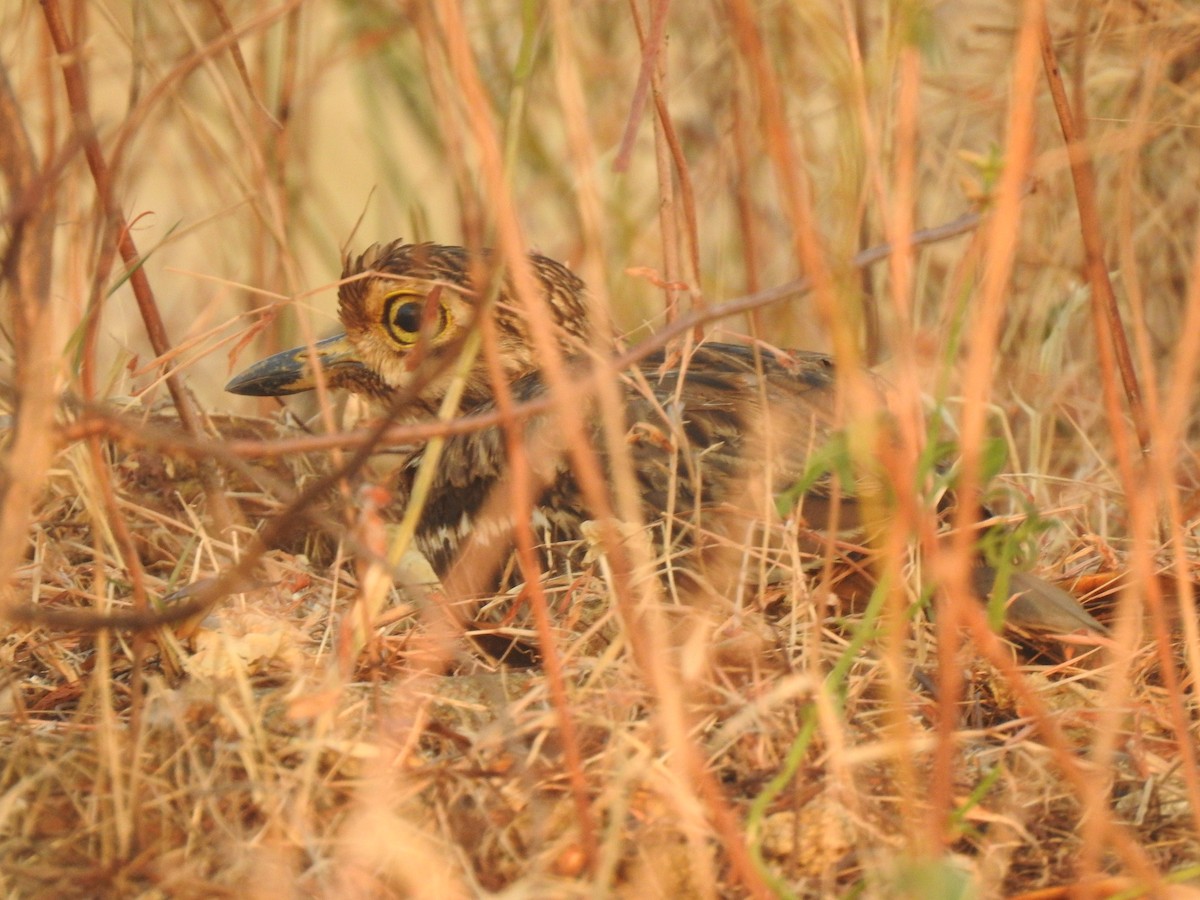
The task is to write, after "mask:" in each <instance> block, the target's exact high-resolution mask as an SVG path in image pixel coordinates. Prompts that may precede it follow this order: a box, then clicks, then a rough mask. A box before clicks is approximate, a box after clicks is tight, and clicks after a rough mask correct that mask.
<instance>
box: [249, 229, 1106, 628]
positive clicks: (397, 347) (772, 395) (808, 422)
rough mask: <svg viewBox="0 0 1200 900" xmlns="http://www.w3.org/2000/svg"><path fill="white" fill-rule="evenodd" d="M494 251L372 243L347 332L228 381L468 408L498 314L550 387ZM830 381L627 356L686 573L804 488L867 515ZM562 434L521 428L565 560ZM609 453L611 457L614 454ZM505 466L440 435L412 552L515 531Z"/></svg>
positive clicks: (481, 433) (356, 282)
mask: <svg viewBox="0 0 1200 900" xmlns="http://www.w3.org/2000/svg"><path fill="white" fill-rule="evenodd" d="M528 261H529V266H530V271H531V273H532V274H533V276H534V281H535V283H536V285H537V289H538V291H539V292H540V295H541V297H540V299H541V301H542V303H543V305H544V308H545V310H546V312H547V313H548V314H549V318H550V320H551V322H552V324H553V331H554V334H555V335H556V340H557V345H558V346H557V349H558V352H559V354H560V355H561V357H562V358H563V359H564V360H565V361H566V365H567V371H568V375H569V376H570V377H573V378H576V380H575V381H574V382H573V383H574V384H575V385H576V386H578V385H580V384H581V383H582V381H583V379H584V378H585V377H586V375H587V374H588V373H589V372H593V371H595V369H596V354H595V353H594V351H592V350H591V348H592V347H593V343H594V335H593V334H592V329H591V320H592V316H591V315H590V313H589V300H588V292H587V288H586V285H585V284H584V282H583V280H582V279H581V278H580V277H579V276H578V275H576V274H575V273H574V272H572V271H571V270H570V269H569V268H568V267H567V266H565V265H563V264H561V263H559V262H557V261H555V260H553V259H550V258H548V257H546V256H543V255H540V254H538V253H530V254H529V256H528ZM499 264H500V259H499V255H498V254H495V253H493V252H492V251H488V250H483V251H480V252H477V253H472V252H471V251H469V250H467V249H466V248H463V247H458V246H449V245H442V244H436V243H429V242H421V243H410V242H405V241H404V240H395V241H391V242H386V243H377V244H373V245H371V246H370V247H368V248H367V249H366V250H365V251H364V252H362V253H361V254H359V255H357V256H347V257H346V258H345V260H344V265H343V272H342V279H341V281H340V287H339V291H338V316H339V319H340V321H341V324H342V327H343V331H341V332H340V333H338V334H336V335H334V336H332V337H329V338H326V339H324V340H321V341H318V342H316V343H315V344H314V345H312V346H311V347H309V346H302V347H297V348H294V349H291V350H286V351H284V352H282V353H277V354H275V355H273V356H270V357H268V358H266V359H263V360H261V361H259V362H258V363H256V364H254V365H252V366H251V367H250V368H248V369H246V370H245V371H243V372H242V373H241V374H239V375H237V376H236V377H234V378H233V379H232V380H231V381H230V382H229V383H228V384H227V385H226V390H227V391H230V392H232V393H234V394H240V395H247V396H259V397H266V396H285V395H289V394H296V393H301V392H304V391H309V390H312V389H314V388H315V387H316V386H317V383H318V378H319V377H320V378H323V381H324V384H325V385H326V387H328V388H331V389H346V390H347V391H349V392H351V393H355V394H360V395H364V396H366V397H367V398H369V399H370V400H371V401H373V402H375V403H377V404H380V405H381V406H384V407H386V408H387V409H388V413H389V415H391V416H392V417H394V418H395V419H396V420H397V421H418V420H422V419H426V420H427V419H429V418H430V417H432V416H433V415H434V414H436V413H437V412H438V410H439V409H440V408H441V407H442V405H443V403H444V402H445V400H446V397H447V394H448V393H449V392H451V391H452V390H453V391H459V392H460V397H459V401H458V412H459V413H463V414H467V413H474V414H480V413H486V412H490V411H493V410H494V409H495V406H496V391H495V388H494V375H493V374H492V370H490V369H489V366H488V362H487V359H486V356H485V354H484V353H479V352H477V353H475V354H474V356H473V357H471V356H470V355H469V353H470V351H469V349H468V344H469V339H470V337H471V336H472V335H473V334H475V333H476V332H477V331H478V330H479V329H480V326H481V324H482V322H483V320H484V318H485V317H486V318H487V320H488V322H489V324H490V325H491V326H492V327H491V333H492V334H493V335H494V340H495V355H494V358H495V359H496V360H498V362H499V367H500V369H501V370H502V373H503V375H502V377H503V378H504V380H505V382H506V384H507V386H508V389H509V390H510V391H511V396H512V398H513V399H515V400H516V401H518V402H529V401H536V400H538V399H541V398H544V397H546V396H547V394H548V386H547V381H546V379H545V377H544V374H543V371H542V367H541V365H540V364H539V355H538V350H537V346H536V344H535V342H534V340H533V337H532V334H531V329H530V325H529V321H530V313H529V311H528V310H526V308H525V307H524V306H523V305H522V303H521V302H519V301H520V298H519V297H518V296H517V293H516V288H515V285H514V280H513V278H512V277H511V275H505V274H503V273H500V274H499V275H498V276H497V273H498V272H499V268H500V266H499ZM464 356H465V357H466V358H464ZM318 369H319V370H320V374H319V375H318ZM836 380H837V373H836V370H835V366H834V362H833V360H832V359H831V358H830V357H829V356H827V355H825V354H822V353H819V352H814V351H808V350H798V349H777V348H773V347H767V346H764V345H757V344H734V343H722V342H718V341H711V340H706V341H703V342H700V343H698V344H697V345H696V346H694V347H693V348H692V349H691V350H690V352H688V353H686V354H680V353H677V352H668V351H663V350H660V351H658V352H656V353H652V354H650V355H648V356H646V357H645V358H643V359H641V360H640V361H639V362H638V363H636V364H635V365H633V366H631V367H629V369H628V370H627V371H626V372H625V373H623V376H622V377H621V378H620V380H619V381H618V385H617V386H618V393H619V396H620V399H621V402H622V404H623V413H624V418H625V421H624V423H623V424H624V426H625V430H624V444H625V449H626V450H627V451H628V455H629V457H630V459H631V467H632V472H633V476H634V478H635V482H636V485H637V488H638V491H639V496H640V498H641V503H642V513H643V518H644V520H645V522H647V523H650V524H651V527H652V531H653V535H654V541H653V543H654V545H655V549H656V550H657V551H658V552H659V553H660V554H661V555H662V556H663V557H664V558H668V559H679V560H682V561H683V563H682V569H683V570H684V571H689V570H695V571H699V572H701V573H702V576H703V575H704V573H706V572H708V571H710V570H711V571H724V572H725V573H726V574H728V571H729V568H730V567H729V565H728V555H729V548H730V547H735V548H736V546H737V545H738V544H739V543H746V542H748V541H754V540H757V538H756V537H755V535H758V534H760V533H761V532H760V531H756V530H754V529H753V528H752V527H751V525H750V524H749V523H753V521H754V520H755V519H770V518H772V517H773V516H774V517H776V518H778V517H779V513H778V512H777V511H776V512H774V513H773V512H772V510H777V507H778V506H779V502H780V498H781V497H788V498H793V497H794V498H796V499H797V502H795V503H792V504H791V506H792V508H791V509H790V510H787V511H786V513H785V514H786V515H787V517H788V518H789V520H792V521H798V522H801V523H806V524H807V526H809V527H811V528H812V529H815V530H817V531H820V530H821V529H824V528H834V529H836V530H837V531H838V532H839V533H841V532H844V531H847V530H848V529H854V528H862V527H863V520H864V517H863V516H862V515H860V512H861V510H862V508H863V507H864V505H870V504H869V503H864V498H866V499H867V500H872V498H873V499H878V497H879V496H880V495H881V493H882V490H881V488H880V485H879V483H878V479H877V478H876V477H874V476H873V475H871V473H869V472H867V473H854V474H853V475H852V476H850V477H849V478H842V479H840V480H837V485H836V487H835V486H834V483H835V478H834V473H833V469H835V468H836V466H834V465H830V464H828V463H826V465H825V469H824V470H822V469H820V467H819V466H818V468H817V470H815V471H814V464H815V461H819V460H821V459H823V458H826V457H827V456H828V454H827V453H824V450H825V449H826V448H828V447H829V446H830V445H831V444H832V443H834V442H836V440H837V438H838V436H839V434H840V432H839V427H840V422H839V418H838V414H837V407H838V404H837V403H836ZM580 396H581V398H583V399H582V400H581V402H582V403H584V406H583V407H582V409H583V410H584V412H585V414H586V417H587V422H588V436H589V438H590V439H591V441H592V443H594V444H595V445H596V446H598V447H601V448H603V446H604V441H603V438H602V436H601V427H600V424H599V420H598V413H597V412H596V411H595V408H594V407H595V404H594V402H592V401H589V400H587V399H586V396H587V395H585V394H581V395H580ZM559 439H561V432H560V429H558V428H557V427H556V424H555V422H554V420H553V413H552V412H543V413H541V414H540V415H539V416H538V417H535V418H534V419H533V420H532V421H531V423H530V424H529V425H528V426H527V430H526V442H527V444H529V445H530V446H532V448H533V449H532V450H531V452H530V453H529V456H530V457H531V458H533V459H534V460H535V464H536V465H540V469H539V471H538V473H537V475H538V477H537V478H536V479H535V481H536V483H537V496H536V498H535V502H534V504H533V509H532V522H531V524H532V525H533V526H534V528H535V531H536V532H537V533H538V534H539V535H540V536H541V538H542V540H543V543H544V546H545V547H546V548H563V547H566V548H570V549H567V550H565V551H561V552H560V555H559V557H558V558H559V559H560V561H566V562H573V563H576V564H578V563H579V562H580V561H581V560H583V559H585V558H586V556H587V554H588V552H590V549H589V542H588V541H587V540H585V539H584V538H585V537H586V536H587V535H588V534H589V528H588V525H589V523H591V522H592V513H591V511H590V509H589V507H588V504H587V502H586V501H585V498H584V493H583V491H582V490H581V488H580V485H579V483H578V480H577V478H576V474H575V471H574V469H573V467H572V465H571V463H570V460H569V459H568V458H567V457H566V455H565V454H564V453H563V448H562V446H560V445H559V444H561V440H559ZM426 452H427V446H425V445H422V446H417V447H414V448H411V449H410V451H409V452H408V455H407V457H406V458H405V460H404V462H403V464H402V465H401V467H400V476H399V477H400V480H401V482H402V483H401V485H400V488H401V490H400V494H401V496H406V495H407V492H408V490H409V489H410V488H411V486H412V483H413V480H414V479H415V478H416V473H417V472H418V471H419V469H420V467H421V465H422V463H423V461H424V457H425V454H426ZM602 457H603V460H604V461H605V463H606V464H607V461H608V456H606V455H603V454H602ZM839 474H840V473H839ZM508 476H509V465H508V455H507V443H506V439H505V436H504V433H503V431H502V429H501V428H500V427H499V426H492V427H487V428H483V429H480V430H474V431H469V432H466V433H458V434H454V435H452V436H450V437H449V438H447V439H446V441H445V443H444V445H443V446H442V448H441V452H440V456H439V457H438V459H437V460H436V468H435V470H434V473H433V477H432V482H431V484H430V485H429V489H428V493H427V494H426V496H425V503H424V506H423V508H422V510H421V513H420V517H419V520H418V522H417V526H416V531H415V534H414V541H415V544H416V548H417V549H418V550H419V551H420V553H421V554H422V555H423V556H424V557H425V558H426V559H427V560H428V561H429V563H430V564H431V566H432V568H433V570H434V572H435V573H436V574H437V575H438V576H439V577H443V576H445V575H446V573H447V572H448V571H449V570H450V567H451V566H452V564H453V563H454V561H455V559H456V558H457V556H458V555H459V553H460V552H461V550H462V549H463V547H464V545H465V543H466V541H467V540H468V538H470V537H472V536H473V537H474V539H479V536H480V534H487V533H495V534H496V535H499V536H500V537H499V538H498V539H509V535H510V533H511V526H512V522H511V521H508V522H501V523H499V527H496V528H491V526H492V525H494V524H496V523H493V522H491V521H485V520H484V519H483V518H482V517H483V516H484V515H485V510H492V509H493V508H494V504H493V506H491V507H489V506H487V503H488V498H489V497H491V496H494V493H495V492H496V491H497V490H498V489H502V488H503V486H504V485H505V483H506V481H507V479H508ZM797 485H800V486H801V487H802V489H801V490H798V491H797V490H796V487H797ZM834 500H837V501H838V502H837V503H834V502H833V501H834ZM500 506H501V509H502V517H503V516H508V517H511V506H505V505H504V504H503V503H502V504H501V505H500ZM487 514H488V515H493V516H494V515H495V514H494V512H489V513H487ZM489 529H491V531H490V532H489ZM720 548H724V550H725V552H724V558H725V559H726V564H724V565H723V566H715V565H709V566H706V565H705V563H706V562H711V561H712V560H713V559H717V558H721V557H722V553H721V552H720ZM810 548H811V545H810ZM972 575H973V582H974V585H975V590H976V592H977V593H978V594H980V595H981V596H982V597H987V595H988V594H990V592H991V590H992V587H993V585H994V583H995V581H996V573H995V570H994V569H991V568H990V567H988V566H986V565H984V564H982V563H980V564H977V565H976V566H975V567H974V570H973V573H972ZM1008 586H1009V591H1010V592H1011V593H1012V595H1013V597H1012V599H1011V600H1010V602H1009V606H1008V621H1009V622H1011V623H1014V624H1017V625H1019V626H1021V627H1023V628H1027V629H1028V630H1031V631H1039V632H1058V633H1071V632H1077V631H1083V632H1090V633H1094V634H1103V633H1104V632H1105V627H1104V626H1103V625H1102V624H1101V623H1100V622H1098V621H1097V620H1096V619H1094V618H1093V617H1092V616H1091V615H1090V614H1089V613H1088V612H1087V611H1086V610H1085V609H1084V608H1083V607H1082V605H1081V604H1080V603H1079V602H1078V601H1077V600H1076V599H1075V598H1074V597H1072V596H1071V595H1070V594H1069V593H1067V592H1066V591H1064V590H1062V589H1061V588H1058V587H1057V586H1055V585H1053V584H1051V583H1049V582H1048V581H1045V580H1043V579H1041V578H1039V577H1037V576H1035V575H1033V574H1031V573H1027V572H1021V571H1016V572H1013V573H1011V576H1010V580H1009V585H1008ZM727 588H728V586H727V585H726V586H724V587H721V588H718V589H716V592H717V593H720V592H723V591H725V590H727ZM709 590H710V592H712V591H713V590H714V589H713V587H712V585H711V583H710V584H709Z"/></svg>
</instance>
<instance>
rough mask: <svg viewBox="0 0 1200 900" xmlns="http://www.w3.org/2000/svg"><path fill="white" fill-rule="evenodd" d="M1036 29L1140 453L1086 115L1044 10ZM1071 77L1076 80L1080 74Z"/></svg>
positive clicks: (1102, 338)
mask: <svg viewBox="0 0 1200 900" xmlns="http://www.w3.org/2000/svg"><path fill="white" fill-rule="evenodd" d="M1038 27H1039V31H1040V34H1039V44H1040V46H1041V51H1042V66H1043V68H1044V69H1045V72H1046V83H1047V85H1048V86H1049V88H1050V97H1051V99H1052V100H1053V101H1054V111H1055V113H1056V114H1057V115H1058V124H1059V127H1060V128H1061V129H1062V135H1063V142H1064V143H1065V144H1066V145H1067V156H1068V158H1069V159H1070V162H1071V180H1072V182H1073V183H1074V185H1075V202H1076V205H1077V207H1078V209H1079V230H1080V234H1081V235H1082V237H1083V251H1084V269H1085V273H1086V275H1087V280H1088V285H1089V286H1090V287H1091V290H1092V304H1093V305H1094V306H1095V307H1096V325H1097V331H1096V340H1097V341H1098V342H1099V343H1103V344H1109V345H1110V346H1111V347H1112V352H1113V353H1114V354H1115V357H1116V365H1117V369H1118V371H1119V372H1120V376H1121V383H1122V384H1123V385H1124V387H1125V398H1126V400H1127V401H1128V402H1129V414H1130V416H1131V417H1132V418H1133V425H1134V428H1135V429H1136V430H1137V438H1138V444H1139V445H1141V448H1142V452H1143V453H1144V452H1145V451H1146V450H1147V448H1148V447H1149V446H1150V426H1149V423H1148V422H1147V420H1146V409H1145V405H1144V404H1143V402H1142V392H1141V388H1140V387H1138V380H1137V372H1135V371H1134V368H1133V358H1132V356H1131V355H1130V353H1129V342H1128V341H1127V340H1126V338H1125V326H1124V325H1123V324H1122V322H1121V310H1120V309H1119V308H1118V306H1117V296H1116V294H1115V293H1114V292H1113V287H1112V281H1111V280H1110V279H1109V277H1108V268H1107V266H1106V265H1105V259H1104V238H1103V235H1102V231H1103V229H1102V228H1101V225H1100V211H1099V208H1098V207H1097V205H1096V173H1095V171H1094V170H1093V168H1092V158H1091V153H1090V151H1089V150H1088V146H1087V144H1086V142H1085V141H1084V140H1083V135H1082V133H1081V132H1080V128H1079V126H1077V125H1076V120H1077V119H1078V121H1079V122H1080V123H1082V122H1083V120H1084V118H1085V116H1086V113H1085V112H1084V110H1083V108H1082V104H1083V92H1082V91H1080V92H1079V95H1078V97H1077V102H1078V104H1080V108H1079V110H1078V111H1076V112H1073V111H1072V110H1071V105H1070V102H1069V101H1068V100H1067V91H1066V88H1065V87H1064V86H1063V81H1062V73H1061V72H1060V71H1059V68H1058V60H1057V59H1056V58H1055V55H1054V37H1053V36H1052V35H1051V33H1050V24H1049V22H1047V21H1046V18H1045V15H1044V13H1043V15H1042V16H1041V18H1040V21H1039V23H1038ZM1077 75H1078V76H1079V77H1080V78H1082V73H1077ZM1100 360H1101V363H1103V362H1104V360H1105V354H1103V353H1102V354H1101V356H1100Z"/></svg>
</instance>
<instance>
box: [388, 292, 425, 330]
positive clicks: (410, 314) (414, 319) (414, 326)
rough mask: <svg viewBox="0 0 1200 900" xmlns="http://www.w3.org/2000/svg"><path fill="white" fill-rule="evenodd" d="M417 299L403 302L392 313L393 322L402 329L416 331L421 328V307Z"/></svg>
mask: <svg viewBox="0 0 1200 900" xmlns="http://www.w3.org/2000/svg"><path fill="white" fill-rule="evenodd" d="M422 306H423V304H421V303H418V302H417V301H415V300H410V301H408V302H407V303H401V304H400V305H399V306H397V307H396V311H395V312H394V313H392V324H393V325H395V326H396V328H397V329H398V330H400V331H404V332H409V333H416V332H417V331H418V330H419V329H420V328H421V307H422Z"/></svg>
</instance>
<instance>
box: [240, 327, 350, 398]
mask: <svg viewBox="0 0 1200 900" xmlns="http://www.w3.org/2000/svg"><path fill="white" fill-rule="evenodd" d="M318 368H320V369H321V370H322V372H324V374H325V381H326V383H327V384H328V385H329V386H330V387H337V386H338V385H339V384H342V383H344V382H347V381H354V380H355V377H356V376H361V374H362V373H363V372H365V371H366V367H365V366H363V364H362V363H361V362H360V361H359V359H358V357H357V355H356V354H355V352H354V347H353V346H352V345H351V343H350V341H349V340H347V338H346V335H344V334H335V335H334V336H333V337H329V338H325V340H323V341H317V343H316V344H314V345H313V347H312V348H311V350H310V348H308V347H294V348H293V349H291V350H284V351H283V352H282V353H276V354H275V355H274V356H268V357H267V358H266V359H264V360H260V361H259V362H256V363H255V364H254V365H252V366H251V367H250V368H248V369H247V370H246V371H245V372H243V373H242V374H241V375H238V376H236V377H235V378H234V379H233V380H232V381H230V382H229V384H227V385H225V390H227V391H229V392H230V393H232V394H245V395H246V396H248V397H280V396H283V395H284V394H299V393H302V392H304V391H311V390H312V389H313V388H315V387H316V386H317V374H316V370H317V369H318Z"/></svg>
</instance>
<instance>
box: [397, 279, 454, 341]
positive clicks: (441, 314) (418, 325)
mask: <svg viewBox="0 0 1200 900" xmlns="http://www.w3.org/2000/svg"><path fill="white" fill-rule="evenodd" d="M438 294H440V291H438V290H436V289H435V291H434V292H432V293H430V294H429V295H425V294H415V293H413V292H412V291H396V292H395V293H394V294H388V295H387V296H386V297H385V298H384V307H383V326H384V328H386V329H387V331H388V334H389V335H391V338H392V340H394V341H395V342H396V343H397V344H400V345H401V346H403V347H409V346H412V345H413V344H415V343H416V342H417V338H418V337H419V336H420V334H421V330H422V328H423V327H424V326H425V323H426V316H427V315H428V316H430V317H431V319H432V321H431V323H430V324H431V325H432V327H431V328H429V330H428V335H429V336H430V337H437V336H438V335H439V334H441V333H442V332H443V331H444V330H445V328H446V323H447V318H448V317H447V313H446V304H445V303H443V302H441V298H440V296H437V295H438ZM427 309H428V312H426V310H427Z"/></svg>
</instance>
